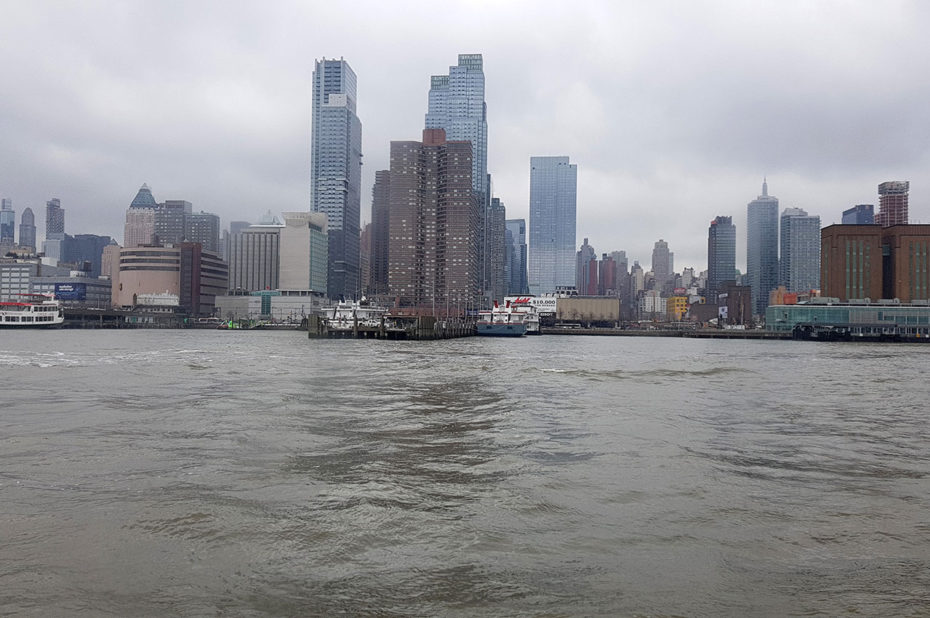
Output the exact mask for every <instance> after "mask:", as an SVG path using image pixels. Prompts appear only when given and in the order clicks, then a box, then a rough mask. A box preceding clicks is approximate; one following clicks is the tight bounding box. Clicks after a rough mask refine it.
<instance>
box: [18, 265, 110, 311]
mask: <svg viewBox="0 0 930 618" xmlns="http://www.w3.org/2000/svg"><path fill="white" fill-rule="evenodd" d="M82 275H83V273H81V272H76V271H71V272H69V273H68V274H67V275H47V276H40V277H31V278H30V280H29V282H30V288H31V289H32V292H33V293H35V294H52V295H54V296H55V298H56V299H58V300H59V301H61V304H62V305H64V306H65V307H93V308H95V309H109V307H110V296H111V293H112V290H111V282H110V280H109V279H101V278H98V277H87V276H82Z"/></svg>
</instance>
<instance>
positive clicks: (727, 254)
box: [706, 217, 736, 301]
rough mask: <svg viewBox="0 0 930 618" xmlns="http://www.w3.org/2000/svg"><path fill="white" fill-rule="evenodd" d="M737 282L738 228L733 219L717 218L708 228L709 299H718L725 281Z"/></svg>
mask: <svg viewBox="0 0 930 618" xmlns="http://www.w3.org/2000/svg"><path fill="white" fill-rule="evenodd" d="M735 280H736V226H735V225H733V217H717V218H715V219H714V220H713V221H711V222H710V227H709V228H707V290H706V292H707V298H708V300H709V301H715V300H716V299H717V294H718V292H720V291H721V289H722V288H721V285H720V284H722V283H723V282H724V281H735Z"/></svg>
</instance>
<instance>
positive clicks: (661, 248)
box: [652, 238, 675, 292]
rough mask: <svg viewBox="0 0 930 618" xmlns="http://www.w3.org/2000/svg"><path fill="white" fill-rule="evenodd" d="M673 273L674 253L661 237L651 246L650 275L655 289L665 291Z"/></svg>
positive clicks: (668, 286)
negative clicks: (653, 278)
mask: <svg viewBox="0 0 930 618" xmlns="http://www.w3.org/2000/svg"><path fill="white" fill-rule="evenodd" d="M674 274H675V254H674V253H672V252H671V251H669V250H668V243H667V242H665V241H664V240H662V239H661V238H660V239H659V240H658V241H656V243H655V245H653V247H652V276H653V277H655V289H657V290H659V291H660V292H667V291H668V289H669V288H670V287H671V284H672V283H674V282H673V281H672V277H673V275H674Z"/></svg>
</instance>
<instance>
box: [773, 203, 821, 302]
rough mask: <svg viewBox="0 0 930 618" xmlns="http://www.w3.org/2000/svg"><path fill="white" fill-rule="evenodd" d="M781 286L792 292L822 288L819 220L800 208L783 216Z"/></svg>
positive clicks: (785, 212)
mask: <svg viewBox="0 0 930 618" xmlns="http://www.w3.org/2000/svg"><path fill="white" fill-rule="evenodd" d="M779 284H780V285H783V286H785V289H787V290H788V291H789V292H810V291H811V290H819V289H820V217H819V216H816V215H814V216H811V215H808V214H807V212H806V211H804V210H802V209H801V208H786V209H785V210H784V211H783V212H782V215H781V259H780V260H779Z"/></svg>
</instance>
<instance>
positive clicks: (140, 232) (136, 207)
mask: <svg viewBox="0 0 930 618" xmlns="http://www.w3.org/2000/svg"><path fill="white" fill-rule="evenodd" d="M156 208H158V202H156V201H155V197H154V196H153V195H152V190H151V189H149V186H148V185H147V184H145V183H142V186H141V187H140V188H139V191H138V192H137V193H136V197H135V198H133V200H132V202H131V203H130V204H129V208H128V209H127V210H126V226H125V228H124V231H123V245H124V246H126V247H139V246H141V245H150V244H152V242H153V241H154V239H155V209H156Z"/></svg>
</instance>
